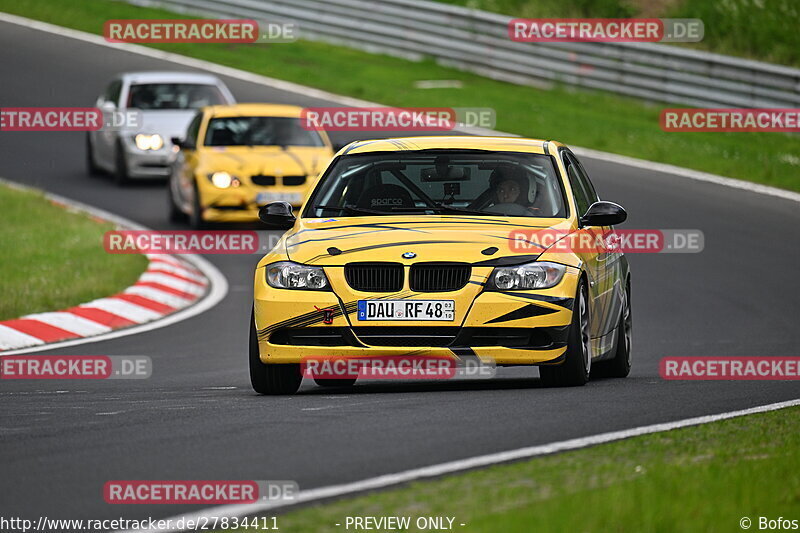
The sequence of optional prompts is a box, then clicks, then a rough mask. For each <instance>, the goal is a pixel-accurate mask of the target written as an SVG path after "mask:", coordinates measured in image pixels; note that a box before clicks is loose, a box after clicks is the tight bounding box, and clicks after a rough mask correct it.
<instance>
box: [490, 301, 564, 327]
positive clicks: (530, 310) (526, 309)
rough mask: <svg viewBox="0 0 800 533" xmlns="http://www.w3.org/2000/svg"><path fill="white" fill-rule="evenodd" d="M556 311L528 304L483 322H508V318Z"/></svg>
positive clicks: (513, 318) (529, 316) (528, 316)
mask: <svg viewBox="0 0 800 533" xmlns="http://www.w3.org/2000/svg"><path fill="white" fill-rule="evenodd" d="M553 313H558V309H551V308H549V307H542V306H541V305H536V304H528V305H524V306H522V307H520V308H518V309H515V310H513V311H511V312H510V313H506V314H504V315H502V316H499V317H497V318H493V319H491V320H489V321H488V322H484V324H496V323H498V322H508V321H509V320H520V319H522V318H531V317H534V316H544V315H551V314H553Z"/></svg>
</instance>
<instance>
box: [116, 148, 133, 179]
mask: <svg viewBox="0 0 800 533" xmlns="http://www.w3.org/2000/svg"><path fill="white" fill-rule="evenodd" d="M114 181H115V182H117V185H127V184H128V183H129V182H130V176H128V162H127V161H125V149H124V148H123V147H122V143H121V142H118V143H117V149H116V150H115V152H114Z"/></svg>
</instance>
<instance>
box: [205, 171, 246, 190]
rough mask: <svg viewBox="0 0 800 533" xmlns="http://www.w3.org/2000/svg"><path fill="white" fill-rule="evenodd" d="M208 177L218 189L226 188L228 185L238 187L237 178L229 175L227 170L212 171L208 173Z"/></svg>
mask: <svg viewBox="0 0 800 533" xmlns="http://www.w3.org/2000/svg"><path fill="white" fill-rule="evenodd" d="M208 179H209V180H211V183H213V184H214V187H216V188H218V189H227V188H228V187H238V186H239V185H240V184H241V183H240V182H239V178H237V177H235V176H231V175H230V174H228V173H227V172H214V173H212V174H209V175H208Z"/></svg>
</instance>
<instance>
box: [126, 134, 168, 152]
mask: <svg viewBox="0 0 800 533" xmlns="http://www.w3.org/2000/svg"><path fill="white" fill-rule="evenodd" d="M133 142H134V143H135V144H136V148H138V149H139V150H141V151H143V152H146V151H148V150H161V148H162V147H163V146H164V139H163V138H162V137H161V135H159V134H158V133H154V134H152V135H147V134H146V133H139V134H138V135H136V137H134V138H133Z"/></svg>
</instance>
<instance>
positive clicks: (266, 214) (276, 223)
mask: <svg viewBox="0 0 800 533" xmlns="http://www.w3.org/2000/svg"><path fill="white" fill-rule="evenodd" d="M258 218H259V220H261V222H263V223H264V224H266V225H267V226H269V227H271V228H275V229H289V228H291V227H292V226H294V222H295V217H294V214H293V213H292V206H291V204H290V203H289V202H272V203H270V204H267V205H264V206H262V207H261V208H260V209H259V210H258Z"/></svg>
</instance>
